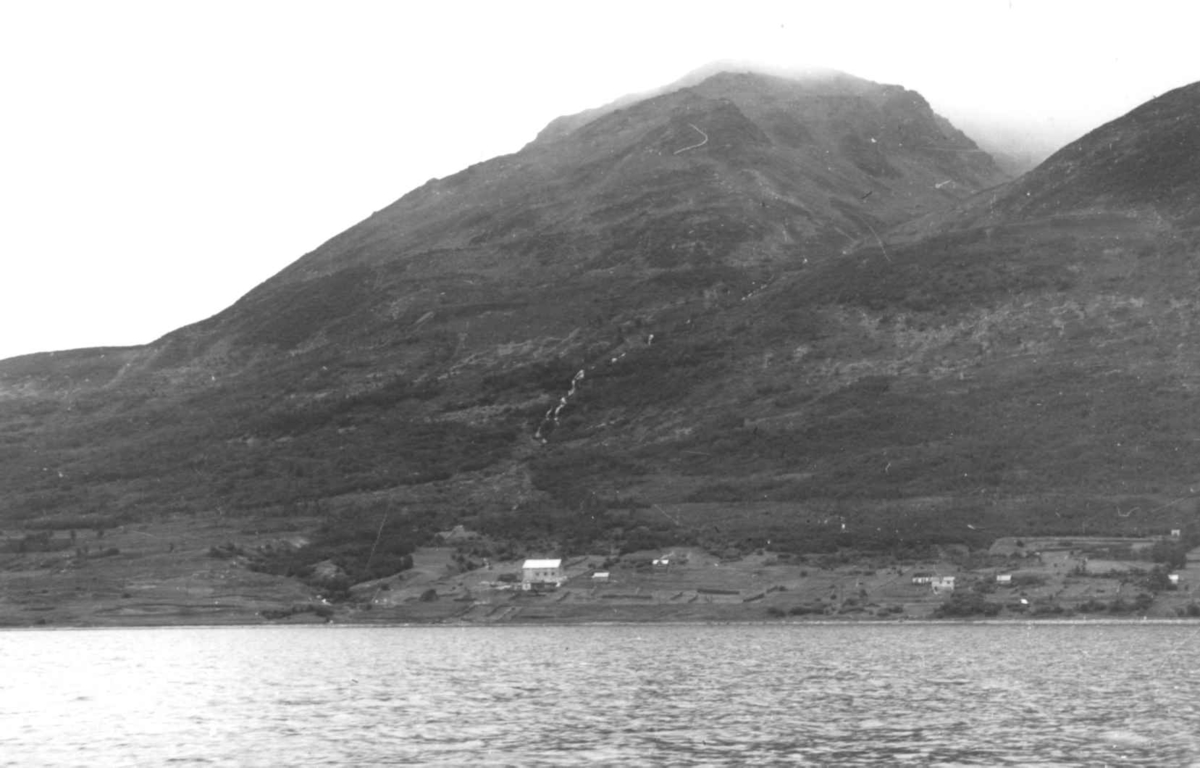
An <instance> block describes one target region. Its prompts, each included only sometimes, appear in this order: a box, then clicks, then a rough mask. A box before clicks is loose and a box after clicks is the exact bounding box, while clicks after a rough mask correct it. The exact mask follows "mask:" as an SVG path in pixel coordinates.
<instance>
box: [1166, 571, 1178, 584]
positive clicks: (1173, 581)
mask: <svg viewBox="0 0 1200 768" xmlns="http://www.w3.org/2000/svg"><path fill="white" fill-rule="evenodd" d="M1167 578H1168V579H1169V580H1170V582H1171V586H1174V587H1177V586H1179V574H1178V573H1170V574H1167Z"/></svg>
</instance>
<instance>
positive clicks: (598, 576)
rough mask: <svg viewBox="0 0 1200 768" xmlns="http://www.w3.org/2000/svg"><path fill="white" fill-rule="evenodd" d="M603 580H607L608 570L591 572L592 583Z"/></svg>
mask: <svg viewBox="0 0 1200 768" xmlns="http://www.w3.org/2000/svg"><path fill="white" fill-rule="evenodd" d="M604 581H608V571H596V572H595V573H593V574H592V583H593V584H598V583H600V582H604Z"/></svg>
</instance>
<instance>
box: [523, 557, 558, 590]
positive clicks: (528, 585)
mask: <svg viewBox="0 0 1200 768" xmlns="http://www.w3.org/2000/svg"><path fill="white" fill-rule="evenodd" d="M562 583H563V572H562V560H526V561H525V564H524V565H522V566H521V589H526V590H529V589H557V588H558V587H561V586H562Z"/></svg>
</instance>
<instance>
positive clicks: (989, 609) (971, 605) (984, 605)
mask: <svg viewBox="0 0 1200 768" xmlns="http://www.w3.org/2000/svg"><path fill="white" fill-rule="evenodd" d="M1001 608H1003V606H1002V605H1000V604H999V603H993V602H989V601H988V600H986V599H984V597H983V595H981V594H979V593H977V592H955V593H954V594H953V595H951V596H950V599H948V600H947V601H946V602H944V603H942V604H941V605H940V606H938V608H937V610H935V611H934V612H933V615H934V617H935V618H939V619H941V618H963V617H967V616H995V615H996V614H998V613H1000V610H1001Z"/></svg>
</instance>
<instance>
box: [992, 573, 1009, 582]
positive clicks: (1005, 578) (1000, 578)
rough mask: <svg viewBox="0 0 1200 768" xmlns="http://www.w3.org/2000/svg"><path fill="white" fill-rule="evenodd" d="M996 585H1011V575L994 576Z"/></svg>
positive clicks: (998, 574) (1000, 574)
mask: <svg viewBox="0 0 1200 768" xmlns="http://www.w3.org/2000/svg"><path fill="white" fill-rule="evenodd" d="M996 583H997V584H1012V574H1011V573H997V574H996Z"/></svg>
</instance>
